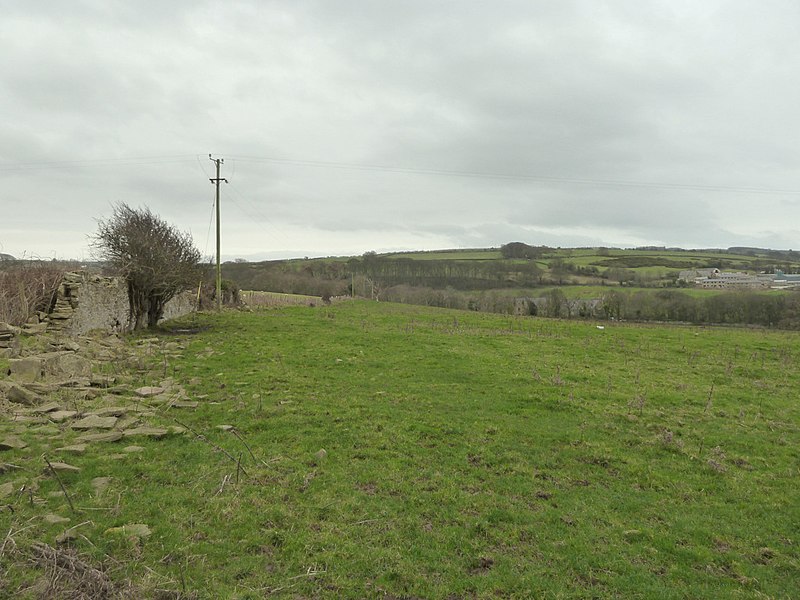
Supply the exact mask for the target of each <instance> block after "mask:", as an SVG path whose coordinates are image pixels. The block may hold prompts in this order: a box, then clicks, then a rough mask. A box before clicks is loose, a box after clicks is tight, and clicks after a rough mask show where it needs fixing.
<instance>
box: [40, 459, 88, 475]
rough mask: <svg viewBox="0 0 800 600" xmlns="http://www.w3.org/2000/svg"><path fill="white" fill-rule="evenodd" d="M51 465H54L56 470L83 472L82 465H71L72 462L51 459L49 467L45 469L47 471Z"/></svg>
mask: <svg viewBox="0 0 800 600" xmlns="http://www.w3.org/2000/svg"><path fill="white" fill-rule="evenodd" d="M50 467H53V470H54V471H60V472H62V473H80V472H81V468H80V467H76V466H75V465H70V464H68V463H65V462H54V461H51V462H50V466H49V467H45V469H44V470H45V473H47V472H49V471H50Z"/></svg>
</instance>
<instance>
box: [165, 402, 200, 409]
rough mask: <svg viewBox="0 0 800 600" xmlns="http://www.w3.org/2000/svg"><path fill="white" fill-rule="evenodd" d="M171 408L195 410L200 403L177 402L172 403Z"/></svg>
mask: <svg viewBox="0 0 800 600" xmlns="http://www.w3.org/2000/svg"><path fill="white" fill-rule="evenodd" d="M171 406H172V408H197V407H198V406H200V403H199V402H184V401H178V402H173V403H172V405H171Z"/></svg>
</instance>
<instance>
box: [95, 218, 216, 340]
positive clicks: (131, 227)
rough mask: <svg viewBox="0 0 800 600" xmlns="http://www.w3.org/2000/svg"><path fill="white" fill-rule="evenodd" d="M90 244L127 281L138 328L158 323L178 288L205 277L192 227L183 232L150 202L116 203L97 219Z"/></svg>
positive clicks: (134, 318)
mask: <svg viewBox="0 0 800 600" xmlns="http://www.w3.org/2000/svg"><path fill="white" fill-rule="evenodd" d="M92 246H93V248H94V250H95V252H96V253H97V255H98V257H99V258H100V259H102V260H105V261H107V262H108V263H109V264H111V265H112V266H113V267H114V268H115V269H116V270H117V271H118V272H119V273H120V274H122V276H124V277H125V280H126V281H127V282H128V299H129V300H130V306H131V309H130V310H131V320H132V321H133V323H134V329H142V328H144V327H155V325H156V324H157V323H158V321H159V320H160V319H161V317H162V316H163V314H164V306H165V305H166V303H167V302H169V301H170V300H171V299H172V298H173V297H174V296H175V295H176V294H177V293H179V292H181V291H183V290H187V289H191V288H192V287H194V288H196V286H197V285H198V284H199V283H200V282H201V281H202V280H203V277H204V274H205V267H204V266H203V265H201V264H200V251H199V250H197V248H195V246H194V242H193V241H192V236H191V234H189V233H188V232H181V231H179V230H177V229H176V228H175V227H173V226H172V225H170V224H169V223H167V222H165V221H164V220H163V219H161V218H160V217H158V216H157V215H155V214H153V213H152V212H151V211H150V209H148V208H141V209H133V208H131V207H129V206H128V205H126V204H118V205H116V206H115V207H114V213H113V214H112V215H111V217H110V218H109V219H107V220H101V221H99V222H98V228H97V233H96V234H95V235H94V237H93V239H92Z"/></svg>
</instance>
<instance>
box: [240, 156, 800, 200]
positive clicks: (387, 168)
mask: <svg viewBox="0 0 800 600" xmlns="http://www.w3.org/2000/svg"><path fill="white" fill-rule="evenodd" d="M231 158H235V159H236V160H239V161H244V162H255V163H259V162H263V163H273V164H285V165H292V166H301V167H315V168H330V169H349V170H357V171H376V172H384V173H400V174H411V175H438V176H447V177H468V178H476V179H498V180H513V181H536V182H541V183H567V184H577V185H596V186H611V187H614V186H618V187H640V188H655V189H671V190H689V191H692V190H694V191H708V192H730V193H744V194H772V195H800V190H791V189H773V188H765V187H758V186H724V185H709V184H695V183H681V182H664V181H637V180H624V179H595V178H589V177H554V176H549V175H540V174H529V173H494V172H483V171H460V170H453V169H432V168H416V167H400V166H392V165H377V164H368V163H349V162H338V161H324V160H304V159H291V158H279V157H269V156H235V157H231Z"/></svg>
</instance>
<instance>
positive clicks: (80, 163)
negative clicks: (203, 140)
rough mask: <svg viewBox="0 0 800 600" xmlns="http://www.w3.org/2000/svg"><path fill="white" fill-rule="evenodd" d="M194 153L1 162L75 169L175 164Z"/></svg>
mask: <svg viewBox="0 0 800 600" xmlns="http://www.w3.org/2000/svg"><path fill="white" fill-rule="evenodd" d="M195 156H196V155H194V154H173V155H166V156H134V157H123V158H86V159H76V160H58V161H32V162H21V163H6V164H2V163H0V171H2V172H9V171H33V170H42V169H45V170H46V169H74V168H90V167H118V166H123V167H129V166H130V167H136V166H141V165H156V164H175V163H182V162H189V161H190V160H192V159H194V158H195Z"/></svg>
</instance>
